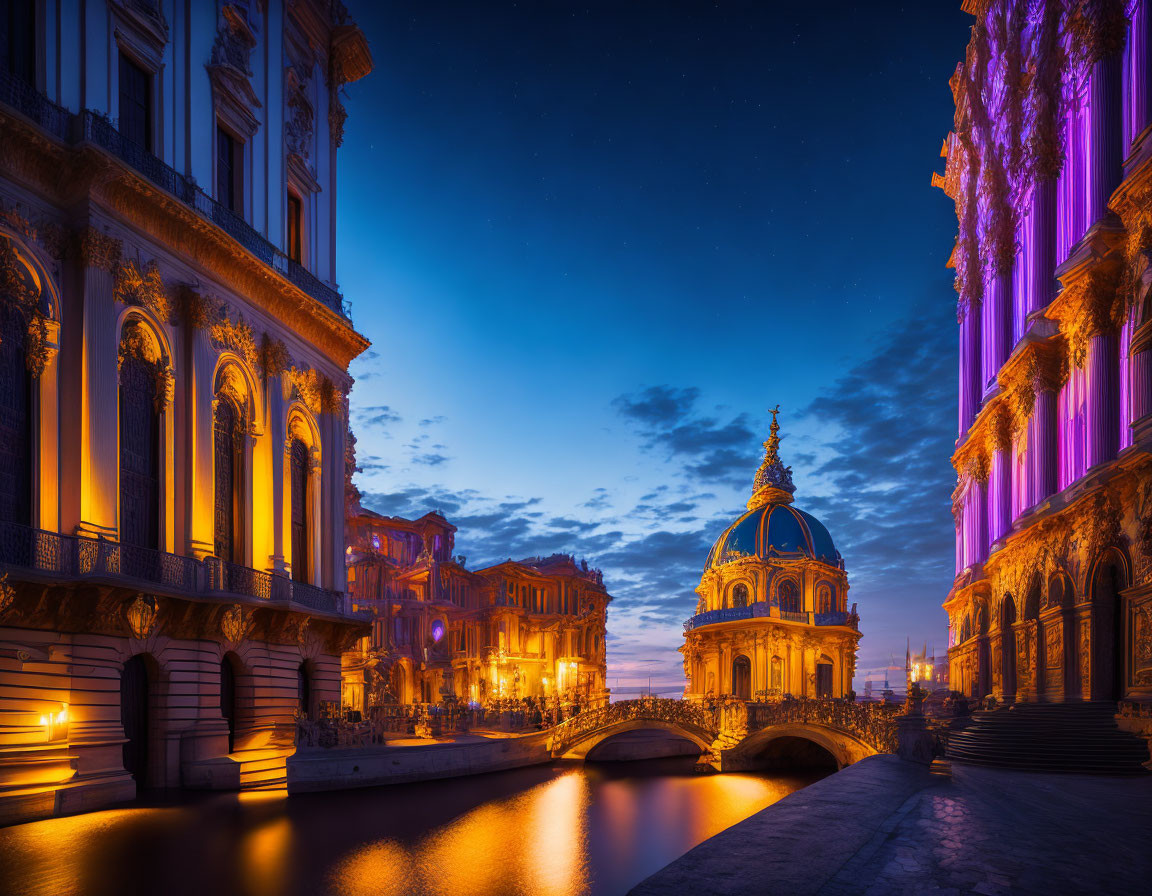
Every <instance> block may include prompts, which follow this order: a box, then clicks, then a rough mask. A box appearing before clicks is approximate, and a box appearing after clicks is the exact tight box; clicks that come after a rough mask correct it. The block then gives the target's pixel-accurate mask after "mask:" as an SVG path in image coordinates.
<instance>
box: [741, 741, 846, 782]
mask: <svg viewBox="0 0 1152 896" xmlns="http://www.w3.org/2000/svg"><path fill="white" fill-rule="evenodd" d="M756 761H757V764H758V765H759V767H760V768H764V769H772V770H777V769H779V770H787V771H799V770H804V771H819V772H827V773H831V772H835V771H839V769H840V764H839V763H838V762H837V761H836V757H835V756H834V755H832V753H831V752H830V751H829V750H827V749H826V748H824V747H822V746H821V745H820V744H818V743H816V741H814V740H810V739H809V738H806V737H797V736H795V735H790V736H785V737H776V738H773V739H772V740H770V741H768V743H767V744H766V745H765V746H764V748H763V749H762V750H761V751H760V754H759V756H757V757H756Z"/></svg>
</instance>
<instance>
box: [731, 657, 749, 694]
mask: <svg viewBox="0 0 1152 896" xmlns="http://www.w3.org/2000/svg"><path fill="white" fill-rule="evenodd" d="M732 695H733V696H734V697H738V698H739V699H741V700H749V699H751V697H752V662H751V660H749V659H748V657H746V656H744V655H740V656H738V657H736V659H734V660H733V661H732Z"/></svg>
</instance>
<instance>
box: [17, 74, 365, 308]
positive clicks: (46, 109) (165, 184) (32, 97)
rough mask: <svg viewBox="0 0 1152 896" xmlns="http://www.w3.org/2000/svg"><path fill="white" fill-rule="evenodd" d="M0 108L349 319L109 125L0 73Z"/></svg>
mask: <svg viewBox="0 0 1152 896" xmlns="http://www.w3.org/2000/svg"><path fill="white" fill-rule="evenodd" d="M0 103H2V104H4V105H6V106H8V107H10V108H12V109H14V110H16V111H17V112H19V113H20V114H21V115H23V116H24V117H25V118H27V119H29V120H30V121H32V122H34V123H35V124H37V125H39V126H40V127H41V128H43V129H44V130H46V131H47V132H48V133H50V134H51V135H52V136H54V137H56V138H57V139H58V140H60V141H61V142H63V143H67V144H70V145H76V144H79V143H83V142H87V143H91V144H92V145H94V146H98V147H100V149H102V150H104V151H105V152H107V153H109V154H111V155H113V156H115V157H116V158H117V159H119V160H120V161H121V162H123V163H125V164H126V165H128V166H129V167H130V168H132V169H133V170H134V171H136V172H137V173H138V174H140V175H142V176H143V177H144V178H146V179H147V180H149V181H151V182H152V183H153V184H155V185H156V186H158V187H160V189H162V190H164V191H165V192H166V193H168V194H170V195H171V196H173V197H175V198H176V199H178V200H179V201H180V202H182V203H183V204H184V205H186V206H188V207H189V208H191V209H192V210H193V211H195V212H196V213H197V214H198V215H199V216H200V217H202V218H204V219H205V220H207V221H210V222H211V223H213V224H215V225H216V226H217V227H219V228H220V229H221V230H223V231H224V232H225V233H226V234H228V236H230V237H232V239H234V240H235V241H236V242H238V243H239V244H240V245H241V246H243V247H244V248H245V249H246V250H247V251H248V252H250V253H251V254H252V255H254V256H255V257H256V258H258V259H259V260H260V261H262V262H263V263H264V264H266V265H268V266H269V267H271V268H274V269H275V270H276V271H277V272H278V273H279V274H280V275H282V276H283V277H284V278H285V279H287V280H288V281H289V282H290V283H292V284H293V285H294V286H296V287H297V288H299V289H300V290H302V291H303V292H305V293H307V294H308V295H310V296H311V297H312V298H314V299H316V301H318V302H320V303H321V304H322V305H324V306H325V307H326V308H329V309H331V310H332V311H335V312H336V313H337V314H339V315H340V316H341V317H343V318H345V319H347V318H349V316H350V309H349V307H348V303H347V302H345V301H344V300H343V298H342V297H341V295H340V293H339V292H338V291H337V290H335V289H333V288H332V287H331V286H329V285H328V284H326V283H324V282H322V281H321V280H320V279H319V278H317V277H316V276H315V275H314V274H312V272H310V271H309V270H308V269H307V268H305V267H304V266H303V265H301V264H299V263H298V262H295V261H293V260H292V259H291V258H289V257H288V256H287V255H286V254H285V253H284V252H282V251H281V250H280V249H278V248H277V247H276V246H274V245H272V243H270V242H268V240H266V239H265V238H264V237H263V236H261V235H260V233H259V232H258V231H257V230H256V229H255V228H254V227H252V225H251V224H249V223H248V222H247V221H245V220H244V218H243V217H242V216H240V215H238V214H236V212H234V211H232V209H230V208H228V207H227V206H224V205H221V204H220V203H219V202H217V201H216V200H215V199H213V198H212V197H211V196H209V195H208V194H207V193H205V192H204V191H203V190H201V189H200V188H199V187H198V186H197V185H196V181H195V180H194V179H193V178H191V177H188V176H185V175H183V174H181V173H180V172H178V171H176V170H175V169H174V168H172V167H170V166H168V165H167V164H165V163H164V162H162V161H161V160H160V159H158V158H156V156H154V155H152V153H150V152H148V151H147V150H146V149H144V148H143V147H141V146H138V145H137V144H135V143H133V142H132V141H131V140H128V139H127V138H126V137H125V136H124V135H123V134H121V133H120V131H118V130H117V129H116V126H115V125H114V124H113V123H112V122H111V121H110V120H109V119H107V118H105V117H103V116H101V115H99V114H97V113H95V112H92V111H91V110H89V109H85V110H83V111H82V112H81V113H80V114H79V115H73V114H72V113H71V112H69V111H68V110H67V109H65V108H63V107H62V106H58V105H56V104H55V103H53V102H52V101H51V100H49V99H48V98H47V97H45V96H44V95H43V94H42V93H40V92H39V91H37V90H36V89H35V88H34V87H32V86H31V85H30V84H28V83H27V82H26V81H24V80H22V79H21V78H18V77H16V76H15V75H12V74H9V73H7V72H0Z"/></svg>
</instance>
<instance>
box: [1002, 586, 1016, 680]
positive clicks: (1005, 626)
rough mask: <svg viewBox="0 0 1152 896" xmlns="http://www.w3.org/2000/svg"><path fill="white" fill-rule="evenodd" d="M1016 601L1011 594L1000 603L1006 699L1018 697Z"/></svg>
mask: <svg viewBox="0 0 1152 896" xmlns="http://www.w3.org/2000/svg"><path fill="white" fill-rule="evenodd" d="M1015 623H1016V603H1015V601H1014V600H1013V599H1012V595H1011V594H1006V595H1004V600H1003V601H1002V602H1001V604H1000V677H1001V694H1002V695H1003V697H1004V699H1005V700H1011V699H1015V697H1016V631H1015V630H1014V629H1013V628H1012V626H1013V625H1015Z"/></svg>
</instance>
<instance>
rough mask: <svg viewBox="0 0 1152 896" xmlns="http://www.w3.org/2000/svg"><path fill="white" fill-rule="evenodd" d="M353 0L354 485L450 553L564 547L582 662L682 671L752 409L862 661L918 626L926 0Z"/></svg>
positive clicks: (934, 424) (882, 660)
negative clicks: (426, 525) (776, 437)
mask: <svg viewBox="0 0 1152 896" xmlns="http://www.w3.org/2000/svg"><path fill="white" fill-rule="evenodd" d="M788 6H789V7H791V8H790V9H788V11H786V12H785V11H782V10H781V9H780V8H778V7H777V6H776V5H775V4H764V3H734V2H731V3H730V2H719V3H705V2H679V3H667V2H647V0H635V2H627V3H620V2H606V3H600V4H587V3H581V4H572V5H569V4H564V3H558V2H524V3H519V4H518V3H498V2H477V0H462V2H456V3H447V2H439V0H412V2H395V0H390V2H387V3H382V4H379V5H376V6H373V7H370V6H369V4H366V3H365V4H358V5H357V4H354V5H353V8H352V12H353V14H354V16H355V17H356V18H357V21H358V22H359V24H360V25H361V26H362V27H363V29H364V31H365V33H366V34H367V35H368V39H369V42H370V43H371V46H372V52H373V55H374V58H375V61H376V68H375V71H374V72H373V73H372V74H371V75H370V76H369V77H368V78H366V79H365V80H363V81H361V82H358V83H356V84H353V85H350V86H349V88H348V91H347V92H348V97H347V107H348V111H349V120H348V125H347V128H346V131H345V141H344V147H343V149H342V150H341V160H340V166H341V167H340V179H339V216H340V217H339V252H340V277H339V279H340V284H341V287H342V289H343V291H344V293H345V295H346V297H347V298H349V299H350V300H351V301H352V303H353V315H354V320H355V323H356V326H357V328H358V329H359V330H360V331H361V332H363V333H364V334H365V335H366V336H368V338H370V339H371V340H372V343H373V347H372V349H371V350H370V351H369V352H368V353H367V354H365V355H364V356H363V357H362V358H360V359H359V360H357V361H356V362H354V364H353V366H352V372H353V374H354V376H355V377H356V381H357V382H356V387H355V390H354V391H353V395H352V424H353V428H354V430H355V432H356V435H357V438H358V440H359V444H358V456H359V460H360V464H361V466H362V467H363V471H362V473H361V474H360V476H359V478H358V480H357V482H358V485H359V486H360V488H361V489H362V490H363V491H364V493H365V496H364V504H365V506H368V507H371V508H373V509H374V510H377V511H379V512H381V513H385V514H392V515H404V516H412V515H419V514H422V513H424V512H427V511H429V510H433V509H438V510H440V511H441V512H442V513H444V514H445V515H446V516H447V517H448V518H449V519H450V520H451V521H452V522H454V523H455V524H456V525H457V526H458V527H459V529H460V531H459V532H458V533H457V551H458V552H460V553H463V554H466V555H467V556H468V566H469V567H470V568H473V569H475V568H478V567H480V566H482V565H487V564H488V563H491V562H494V561H498V560H502V559H504V558H506V557H513V558H519V557H524V556H530V555H534V554H549V553H552V552H554V551H569V552H574V553H576V554H577V555H579V556H584V557H586V558H587V560H588V562H589V564H590V565H592V566H597V567H601V568H602V569H603V570H604V574H605V583H606V584H607V586H608V588H609V591H610V592H611V593H612V594H613V595H614V596H615V600H614V602H613V604H612V605H611V609H610V612H609V617H608V625H609V632H610V633H609V684H610V685H611V686H618V685H619V686H623V687H627V686H629V685H636V684H640V683H646V681H647V677H648V675H649V674H651V675H652V679H653V682H654V684H655V683H657V682H659V683H660V684H662V685H664V686H667V687H671V688H679V687H682V685H683V679H682V675H681V666H680V656H679V654H678V653H677V652H676V648H677V647H678V646H679V645H680V643H681V642H682V627H681V623H682V622H683V620H684V619H685V618H687V617H688V616H689V615H691V612H692V610H693V607H694V605H695V595H694V593H693V588H694V587H695V586H696V585H697V584H698V582H699V577H700V571H701V567H702V565H703V563H704V559H705V555H706V553H707V550H708V547H709V546H710V545H711V543H712V542H713V540H714V539H715V538H716V537H717V536H718V535H719V533H720V532H721V531H722V530H723V528H724V527H725V526H726V525H727V524H728V523H729V522H730V521H731V520H733V519H735V517H736V516H737V515H738V514H739V513H740V512H741V511H742V509H743V507H744V503H745V501H746V500H747V497H748V494H749V492H750V486H751V481H752V476H753V474H754V472H755V470H756V467H757V464H758V462H759V458H760V456H761V455H762V453H763V450H762V448H761V443H762V441H763V439H764V438H765V436H766V431H767V423H768V415H767V413H766V410H767V408H768V407H770V406H772V405H775V404H776V403H779V404H780V405H781V408H782V416H781V424H782V431H783V435H784V437H785V438H784V442H783V444H782V448H781V454H782V456H783V458H784V461H785V463H788V464H790V465H791V466H792V468H793V471H794V476H795V481H796V485H797V493H796V504H797V506H799V507H801V508H803V509H805V510H808V511H809V512H812V513H814V514H815V515H816V516H818V517H819V518H820V519H822V520H823V521H824V522H825V524H826V525H827V526H828V529H829V530H830V532H831V533H832V536H833V538H834V539H835V541H836V545H837V547H838V548H839V549H840V551H841V553H842V554H843V555H844V558H845V562H846V565H847V568H848V573H849V578H850V582H851V586H852V588H851V592H850V594H849V602H853V601H855V602H858V603H859V607H860V613H861V617H862V623H861V627H862V630H863V632H864V638H863V639H862V641H861V643H860V652H859V663H858V670H859V671H861V672H863V671H866V670H869V669H874V668H877V667H880V666H882V665H884V664H886V663H887V661H888V658H889V656H890V655H893V654H894V655H896V656H897V658H898V661H899V662H902V661H903V658H902V655H903V652H904V646H905V639H906V637H911V638H912V641H913V643H914V644H918V643H920V642H923V641H928V642H930V643H934V644H935V645H937V646H938V647H940V648H942V647H943V646H944V645H945V644H946V633H947V620H946V617H945V615H944V613H943V611H942V610H941V609H940V603H941V601H942V600H943V599H944V596H945V594H946V593H947V590H948V587H949V584H950V582H951V578H952V569H953V526H952V517H951V512H950V493H951V489H952V486H953V484H954V478H953V474H952V470H951V467H950V464H949V460H948V458H949V455H950V453H951V448H952V444H953V440H954V438H955V426H956V424H955V421H956V407H955V404H956V318H955V293H954V292H953V290H952V285H951V272H950V271H948V270H946V269H945V266H944V265H945V261H946V259H947V256H948V253H949V250H950V247H951V244H952V239H953V234H954V231H955V224H956V222H955V217H954V215H953V213H952V211H951V208H950V204H949V202H948V200H947V198H946V197H945V196H944V195H943V194H942V193H940V192H939V191H937V190H933V189H932V188H931V187H930V184H929V179H930V172H931V171H932V169H933V168H936V169H938V170H941V169H942V164H943V163H942V160H941V159H940V158H939V151H940V145H941V142H942V140H943V137H944V136H945V134H946V133H947V131H948V130H949V128H950V126H951V121H952V98H951V93H950V91H949V89H948V83H947V82H948V78H949V76H950V75H951V73H952V71H953V69H954V68H955V64H956V62H957V60H959V59H960V57H961V55H962V53H963V50H964V45H965V43H966V42H967V38H968V25H969V23H970V19H969V17H967V16H965V15H964V14H962V13H961V12H960V10H959V3H958V2H952V0H929V2H913V3H909V4H907V5H904V6H900V5H897V4H890V5H889V4H884V3H880V4H877V3H874V2H873V3H858V4H843V5H842V6H840V7H836V6H835V4H832V5H831V6H830V5H829V4H827V3H823V4H812V5H811V6H810V8H809V9H808V10H798V9H796V7H798V6H800V4H788Z"/></svg>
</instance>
